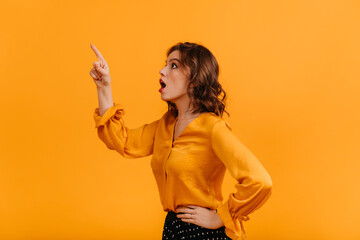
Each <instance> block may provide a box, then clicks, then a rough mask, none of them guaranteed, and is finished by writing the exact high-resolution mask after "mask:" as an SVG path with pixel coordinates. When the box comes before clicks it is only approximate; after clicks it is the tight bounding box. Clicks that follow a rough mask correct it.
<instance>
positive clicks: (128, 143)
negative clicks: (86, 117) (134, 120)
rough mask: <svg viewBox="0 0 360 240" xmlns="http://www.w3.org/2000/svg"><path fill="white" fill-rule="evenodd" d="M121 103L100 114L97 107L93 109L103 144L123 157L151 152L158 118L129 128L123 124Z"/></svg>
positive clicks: (143, 155) (132, 156)
mask: <svg viewBox="0 0 360 240" xmlns="http://www.w3.org/2000/svg"><path fill="white" fill-rule="evenodd" d="M124 114H125V111H124V108H123V106H122V105H119V104H115V103H114V106H112V107H110V108H108V109H107V110H106V112H105V113H104V114H103V115H102V116H100V114H99V108H96V109H95V112H94V120H95V128H97V133H98V136H99V138H100V139H101V140H102V141H103V142H104V143H105V145H106V146H107V147H108V148H109V149H111V150H116V151H117V152H119V153H120V154H121V155H122V156H123V157H125V158H139V157H145V156H148V155H151V154H152V153H153V146H154V137H155V131H156V128H157V125H158V122H159V120H156V121H154V122H151V123H149V124H144V125H142V126H141V127H138V128H134V129H129V128H128V127H126V126H125V123H124V119H123V116H124Z"/></svg>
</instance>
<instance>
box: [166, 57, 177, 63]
mask: <svg viewBox="0 0 360 240" xmlns="http://www.w3.org/2000/svg"><path fill="white" fill-rule="evenodd" d="M171 60H175V61H178V62H179V63H180V60H179V59H177V58H172V59H170V60H169V62H170V61H171ZM165 63H167V60H165Z"/></svg>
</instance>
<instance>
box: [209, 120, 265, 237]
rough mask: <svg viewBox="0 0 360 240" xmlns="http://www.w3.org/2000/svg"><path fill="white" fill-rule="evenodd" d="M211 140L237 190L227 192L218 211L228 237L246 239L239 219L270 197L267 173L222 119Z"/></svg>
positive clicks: (242, 219)
mask: <svg viewBox="0 0 360 240" xmlns="http://www.w3.org/2000/svg"><path fill="white" fill-rule="evenodd" d="M211 141H212V143H211V144H212V148H213V150H214V152H215V154H216V155H217V157H218V158H219V159H220V160H221V161H222V162H223V163H224V165H225V166H226V168H227V170H228V171H229V173H230V175H231V176H232V177H233V178H235V179H236V180H237V183H236V185H235V188H236V190H237V191H236V193H231V194H230V196H229V198H228V200H227V201H225V202H224V203H223V204H221V205H220V206H219V207H218V208H217V213H218V214H219V216H220V218H221V220H222V221H223V222H224V225H225V227H226V233H227V235H228V236H229V237H231V238H232V239H245V238H246V236H245V230H244V227H243V224H242V221H247V220H248V219H249V217H248V214H250V213H252V212H253V211H255V210H256V209H258V208H259V207H261V206H262V205H263V204H264V203H265V202H266V200H267V199H268V198H269V197H270V195H271V189H272V181H271V178H270V175H269V174H268V172H267V171H266V170H265V168H264V167H263V166H262V164H261V163H260V161H259V160H258V159H257V158H256V157H255V155H254V154H253V153H252V152H251V151H250V150H249V149H248V148H247V147H246V146H245V145H244V144H243V143H242V142H241V141H240V140H239V139H238V138H237V137H236V136H235V134H234V133H233V132H232V130H231V127H230V126H229V124H228V123H226V122H225V121H224V120H222V119H221V120H219V121H218V122H216V123H215V124H214V126H213V128H212V133H211Z"/></svg>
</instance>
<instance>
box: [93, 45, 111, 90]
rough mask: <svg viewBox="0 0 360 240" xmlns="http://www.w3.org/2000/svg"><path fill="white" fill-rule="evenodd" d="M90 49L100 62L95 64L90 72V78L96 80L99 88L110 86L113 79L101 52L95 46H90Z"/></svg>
mask: <svg viewBox="0 0 360 240" xmlns="http://www.w3.org/2000/svg"><path fill="white" fill-rule="evenodd" d="M90 47H91V48H92V50H93V51H94V53H95V55H96V57H97V58H98V61H97V62H94V63H93V66H94V67H93V68H92V69H91V70H90V76H91V77H92V78H93V79H94V82H95V84H96V86H97V88H102V87H105V86H110V83H111V77H110V69H109V66H108V64H107V62H106V61H105V59H104V57H103V56H102V55H101V53H100V51H99V50H98V49H97V48H96V47H95V46H94V45H93V44H90Z"/></svg>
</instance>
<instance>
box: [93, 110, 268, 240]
mask: <svg viewBox="0 0 360 240" xmlns="http://www.w3.org/2000/svg"><path fill="white" fill-rule="evenodd" d="M124 113H125V111H124V108H123V107H122V105H119V104H115V103H114V106H112V107H110V108H109V109H107V110H106V112H105V113H104V114H103V116H100V115H99V108H96V109H95V112H94V120H95V124H96V128H97V132H98V136H99V138H100V139H101V140H102V141H103V142H104V143H105V144H106V146H107V147H108V148H109V149H112V150H116V151H117V152H119V153H120V154H121V155H122V156H123V157H125V158H138V157H145V156H149V155H151V154H152V159H151V167H152V170H153V173H154V176H155V179H156V183H157V186H158V189H159V194H160V199H161V203H162V206H163V209H164V211H175V209H176V208H177V206H179V205H198V206H201V207H207V208H210V209H216V210H217V212H218V214H219V216H220V218H221V220H222V221H223V222H224V225H225V231H226V235H227V236H229V237H230V238H231V239H246V235H245V230H244V226H243V224H242V221H246V220H248V219H249V218H248V216H247V215H248V214H250V213H251V212H253V211H255V210H256V209H258V208H259V207H260V206H261V205H263V204H264V202H265V201H266V200H267V199H268V198H269V196H270V195H271V187H272V181H271V178H270V176H269V174H268V173H267V171H266V170H265V168H264V167H263V166H262V165H261V163H260V162H259V161H258V159H257V158H256V157H255V156H254V155H253V154H252V153H251V152H250V151H249V150H248V149H247V148H246V147H245V146H244V145H243V144H242V143H241V142H240V141H239V140H238V138H237V137H236V136H235V135H234V133H233V132H232V131H231V128H230V125H229V124H228V123H227V122H226V121H225V120H224V119H222V118H221V117H219V116H217V115H216V114H214V113H209V112H205V113H201V114H200V116H198V117H197V118H195V119H194V120H192V122H190V123H189V124H188V125H187V126H186V128H185V129H184V130H183V132H182V133H181V134H180V135H179V137H178V138H177V139H175V141H173V134H174V125H175V122H176V119H177V117H176V118H175V117H174V116H172V114H170V112H166V113H165V114H164V115H163V116H162V117H161V118H160V119H159V120H156V121H154V122H151V123H149V124H144V125H142V126H141V127H138V128H134V129H129V128H128V127H126V125H125V124H124V120H123V115H124ZM226 169H228V171H229V173H230V174H231V176H232V177H234V178H235V179H236V180H237V183H236V185H235V187H236V189H237V191H236V193H232V194H230V196H229V198H228V199H227V201H225V202H224V203H222V200H223V197H222V194H221V192H222V189H221V187H222V182H223V178H224V174H225V171H226Z"/></svg>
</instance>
